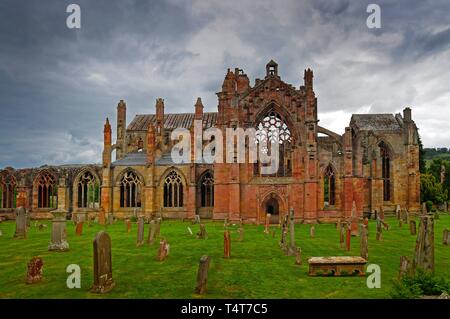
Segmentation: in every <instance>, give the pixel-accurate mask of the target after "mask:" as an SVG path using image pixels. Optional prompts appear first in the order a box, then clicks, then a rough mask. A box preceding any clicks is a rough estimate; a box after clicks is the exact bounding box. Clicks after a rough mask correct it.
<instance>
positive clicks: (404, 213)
mask: <svg viewBox="0 0 450 319" xmlns="http://www.w3.org/2000/svg"><path fill="white" fill-rule="evenodd" d="M409 220H410V219H409V211H408V210H407V209H406V208H405V211H404V212H403V223H405V224H407V225H409Z"/></svg>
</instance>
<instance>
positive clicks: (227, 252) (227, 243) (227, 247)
mask: <svg viewBox="0 0 450 319" xmlns="http://www.w3.org/2000/svg"><path fill="white" fill-rule="evenodd" d="M223 257H224V258H230V257H231V236H230V231H229V230H225V231H224V232H223Z"/></svg>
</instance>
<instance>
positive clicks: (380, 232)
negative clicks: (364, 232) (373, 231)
mask: <svg viewBox="0 0 450 319" xmlns="http://www.w3.org/2000/svg"><path fill="white" fill-rule="evenodd" d="M382 231H383V228H382V221H381V219H380V218H377V235H376V239H377V240H381V236H382Z"/></svg>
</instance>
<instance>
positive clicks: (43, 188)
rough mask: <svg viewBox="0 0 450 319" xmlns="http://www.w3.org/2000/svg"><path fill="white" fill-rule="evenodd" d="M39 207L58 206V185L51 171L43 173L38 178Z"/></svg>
mask: <svg viewBox="0 0 450 319" xmlns="http://www.w3.org/2000/svg"><path fill="white" fill-rule="evenodd" d="M37 189H38V208H56V207H57V205H58V186H57V185H56V181H55V178H54V177H53V175H51V174H50V173H47V172H46V173H43V174H41V175H40V176H39V178H38V180H37Z"/></svg>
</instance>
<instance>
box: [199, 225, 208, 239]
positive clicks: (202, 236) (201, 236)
mask: <svg viewBox="0 0 450 319" xmlns="http://www.w3.org/2000/svg"><path fill="white" fill-rule="evenodd" d="M197 238H198V239H207V238H208V233H207V232H206V227H205V224H200V231H199V232H198V233H197Z"/></svg>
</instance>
